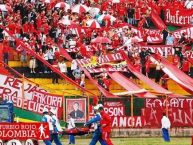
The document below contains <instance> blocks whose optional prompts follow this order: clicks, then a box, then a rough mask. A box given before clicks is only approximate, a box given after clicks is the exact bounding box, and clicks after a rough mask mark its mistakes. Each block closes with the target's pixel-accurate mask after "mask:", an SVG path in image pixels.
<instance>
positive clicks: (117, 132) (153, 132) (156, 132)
mask: <svg viewBox="0 0 193 145" xmlns="http://www.w3.org/2000/svg"><path fill="white" fill-rule="evenodd" d="M169 132H170V136H179V137H183V136H186V137H187V136H193V128H172V129H170V131H169ZM111 135H112V137H151V136H152V137H160V136H162V133H161V129H159V128H157V129H147V128H146V129H135V128H130V129H113V130H112V133H111Z"/></svg>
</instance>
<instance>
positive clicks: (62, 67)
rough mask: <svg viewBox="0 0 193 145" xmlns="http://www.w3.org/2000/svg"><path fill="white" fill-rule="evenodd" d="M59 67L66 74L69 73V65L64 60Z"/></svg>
mask: <svg viewBox="0 0 193 145" xmlns="http://www.w3.org/2000/svg"><path fill="white" fill-rule="evenodd" d="M58 66H59V69H60V71H61V72H62V73H64V74H66V73H67V66H66V63H65V62H64V60H63V61H62V62H60V63H59V64H58Z"/></svg>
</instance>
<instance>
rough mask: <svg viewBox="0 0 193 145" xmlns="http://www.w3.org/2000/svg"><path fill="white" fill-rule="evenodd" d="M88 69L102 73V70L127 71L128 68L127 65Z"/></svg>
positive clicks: (91, 71)
mask: <svg viewBox="0 0 193 145" xmlns="http://www.w3.org/2000/svg"><path fill="white" fill-rule="evenodd" d="M87 70H88V71H89V72H90V73H102V72H115V71H120V72H127V71H128V69H127V68H125V67H119V68H117V67H111V68H109V67H100V68H87Z"/></svg>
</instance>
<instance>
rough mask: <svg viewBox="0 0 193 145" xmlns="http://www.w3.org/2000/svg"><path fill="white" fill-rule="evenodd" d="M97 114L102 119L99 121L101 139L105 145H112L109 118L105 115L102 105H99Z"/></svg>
mask: <svg viewBox="0 0 193 145" xmlns="http://www.w3.org/2000/svg"><path fill="white" fill-rule="evenodd" d="M99 105H100V104H99ZM99 112H100V115H101V118H102V119H101V121H100V125H101V130H102V139H103V140H104V141H105V142H106V143H107V145H113V143H112V141H111V139H110V133H111V117H110V116H109V115H108V114H107V113H105V111H104V108H103V106H102V105H100V107H99Z"/></svg>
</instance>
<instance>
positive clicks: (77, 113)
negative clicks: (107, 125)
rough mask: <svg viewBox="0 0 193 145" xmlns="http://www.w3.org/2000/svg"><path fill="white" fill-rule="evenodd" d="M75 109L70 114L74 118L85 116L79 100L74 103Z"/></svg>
mask: <svg viewBox="0 0 193 145" xmlns="http://www.w3.org/2000/svg"><path fill="white" fill-rule="evenodd" d="M73 109H74V110H73V111H72V112H70V116H71V117H72V118H74V119H79V118H83V117H84V112H82V111H81V110H80V109H79V103H78V102H74V103H73Z"/></svg>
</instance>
